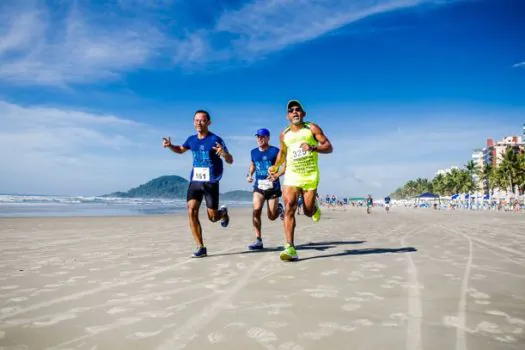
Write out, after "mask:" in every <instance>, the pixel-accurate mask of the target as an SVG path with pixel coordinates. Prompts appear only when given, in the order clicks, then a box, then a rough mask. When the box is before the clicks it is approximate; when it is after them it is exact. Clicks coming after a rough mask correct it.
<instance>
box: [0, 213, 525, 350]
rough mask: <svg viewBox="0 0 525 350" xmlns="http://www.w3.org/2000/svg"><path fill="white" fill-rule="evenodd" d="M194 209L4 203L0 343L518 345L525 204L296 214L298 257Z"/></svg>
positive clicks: (275, 241)
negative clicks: (191, 218)
mask: <svg viewBox="0 0 525 350" xmlns="http://www.w3.org/2000/svg"><path fill="white" fill-rule="evenodd" d="M250 213H251V211H250V210H249V209H234V210H231V211H230V215H231V224H230V227H228V228H227V229H223V228H221V227H220V225H219V224H218V223H217V224H211V223H209V222H208V221H207V220H204V216H203V215H204V212H203V211H201V218H202V222H203V228H204V237H205V243H206V246H207V247H208V254H209V256H208V257H207V258H203V259H190V258H189V257H190V255H191V253H192V251H193V249H194V243H193V240H192V238H191V235H190V232H189V228H188V224H187V218H186V217H185V215H179V214H177V215H170V216H141V217H110V218H108V217H103V218H93V217H81V218H12V219H0V349H90V350H95V349H96V350H101V349H112V350H113V349H126V350H128V349H170V350H171V349H199V350H200V349H220V350H226V349H228V350H230V349H234V347H237V348H239V349H270V350H272V349H275V350H279V349H283V350H284V349H287V350H292V349H293V350H298V349H371V350H379V349H389V350H395V349H407V350H416V349H436V350H443V349H457V350H466V349H471V350H485V349H524V348H525V249H524V248H525V216H524V215H523V214H521V215H520V214H514V213H493V212H465V211H456V212H453V211H433V210H428V209H427V210H424V209H404V208H393V210H392V211H391V212H390V213H389V214H386V213H385V212H384V211H382V210H381V209H375V210H374V212H373V213H372V214H371V215H367V214H366V212H365V209H364V208H360V209H354V208H352V209H349V210H348V211H346V212H342V211H337V212H333V211H329V210H324V211H323V217H322V219H321V222H319V223H317V224H315V223H313V222H312V221H311V220H310V219H307V218H305V217H304V216H300V217H299V218H298V227H297V235H296V245H297V246H298V253H299V256H300V260H299V261H297V262H294V263H284V262H281V261H280V260H279V250H280V248H279V247H280V246H281V245H282V242H283V233H282V222H281V221H280V220H277V221H275V222H271V223H270V222H269V221H268V220H267V219H266V218H265V219H263V236H264V239H265V240H264V242H265V246H266V248H267V250H265V251H263V252H257V253H248V252H247V250H246V246H247V244H248V243H250V242H252V241H253V238H254V236H253V233H252V228H251V216H250V215H251V214H250Z"/></svg>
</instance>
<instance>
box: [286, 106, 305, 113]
mask: <svg viewBox="0 0 525 350" xmlns="http://www.w3.org/2000/svg"><path fill="white" fill-rule="evenodd" d="M301 111H302V109H301V108H299V107H292V108H288V113H293V112H301Z"/></svg>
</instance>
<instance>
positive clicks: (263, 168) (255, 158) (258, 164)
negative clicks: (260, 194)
mask: <svg viewBox="0 0 525 350" xmlns="http://www.w3.org/2000/svg"><path fill="white" fill-rule="evenodd" d="M278 153H279V148H277V147H275V146H270V147H268V149H267V150H265V151H263V152H261V151H260V150H259V148H258V147H257V148H254V149H252V162H253V164H254V165H255V182H254V183H253V187H255V188H258V187H259V181H260V180H266V179H267V178H268V168H269V167H271V166H272V165H274V164H275V161H276V160H277V154H278ZM264 188H265V187H263V188H262V189H264ZM273 188H281V183H280V182H279V179H277V180H276V181H274V182H273Z"/></svg>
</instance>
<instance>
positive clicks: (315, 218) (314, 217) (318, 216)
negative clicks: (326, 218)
mask: <svg viewBox="0 0 525 350" xmlns="http://www.w3.org/2000/svg"><path fill="white" fill-rule="evenodd" d="M312 220H313V221H314V222H319V220H321V208H319V204H317V203H315V213H314V215H312Z"/></svg>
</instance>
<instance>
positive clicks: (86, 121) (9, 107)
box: [0, 101, 189, 195]
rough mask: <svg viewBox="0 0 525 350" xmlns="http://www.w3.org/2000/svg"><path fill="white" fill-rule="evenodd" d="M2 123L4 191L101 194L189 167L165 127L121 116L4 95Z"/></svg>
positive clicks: (0, 175)
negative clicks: (167, 146)
mask: <svg viewBox="0 0 525 350" xmlns="http://www.w3.org/2000/svg"><path fill="white" fill-rule="evenodd" d="M0 124H1V125H2V129H1V130H0V164H2V167H1V168H0V193H6V192H7V193H14V192H17V193H49V194H72V195H75V194H88V195H96V194H102V193H107V192H113V191H116V190H127V189H129V188H131V187H134V186H136V185H138V184H140V183H143V182H146V181H149V180H150V179H152V178H154V177H157V176H160V175H163V174H167V173H179V174H185V172H186V170H187V169H189V165H188V162H189V158H188V159H185V160H182V159H181V160H179V161H177V162H174V161H173V158H172V157H170V156H171V154H169V152H168V151H166V150H163V149H162V146H161V141H162V140H161V137H162V136H163V132H164V131H161V130H158V129H154V128H152V127H151V126H148V125H145V124H141V123H136V122H134V121H132V120H128V119H125V118H121V117H117V116H112V115H101V114H95V113H89V112H83V111H75V110H70V109H60V108H49V107H38V106H20V105H15V104H12V103H8V102H5V101H0ZM172 136H174V137H179V138H181V136H180V135H177V134H176V135H172Z"/></svg>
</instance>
